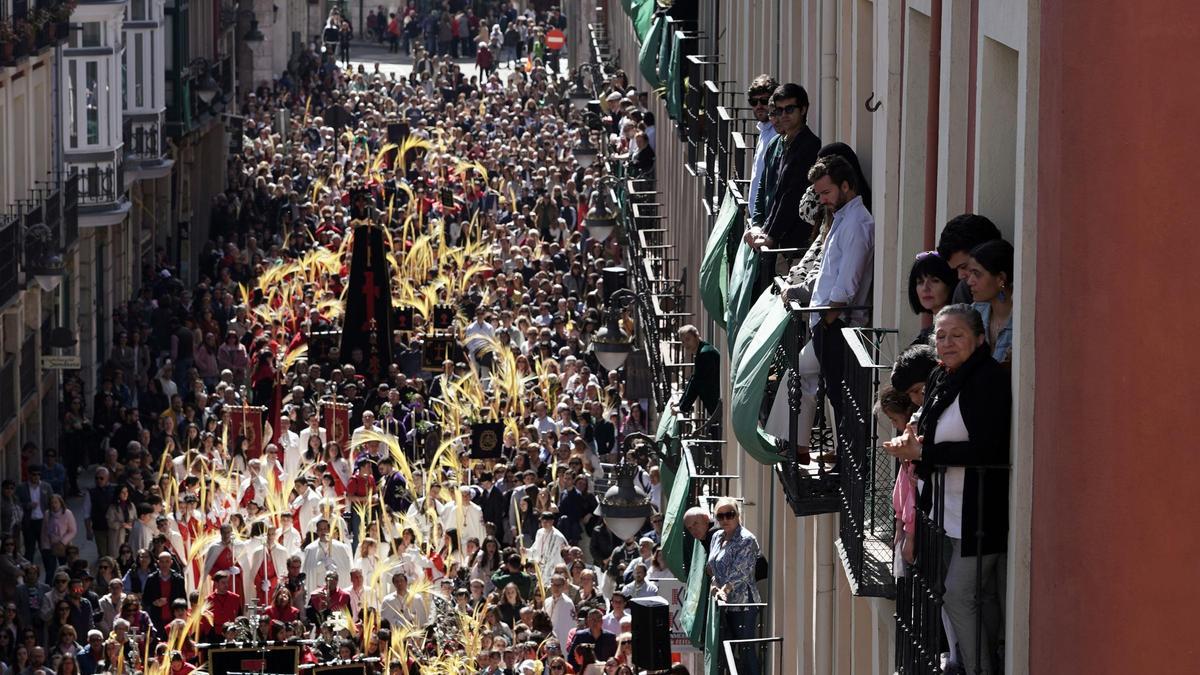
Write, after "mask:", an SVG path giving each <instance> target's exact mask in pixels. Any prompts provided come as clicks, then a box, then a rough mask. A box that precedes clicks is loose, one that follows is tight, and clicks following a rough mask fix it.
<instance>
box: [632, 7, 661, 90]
mask: <svg viewBox="0 0 1200 675" xmlns="http://www.w3.org/2000/svg"><path fill="white" fill-rule="evenodd" d="M666 24H667V20H666V19H664V18H662V17H661V16H656V17H654V23H653V24H651V25H650V32H649V33H648V34H647V35H646V40H645V41H644V42H642V48H641V50H639V51H638V70H640V71H642V77H644V78H646V83H647V84H649V85H650V88H651V89H658V88H659V87H660V86H662V80H660V79H659V78H658V53H659V51H660V50H661V49H662V41H663V33H664V32H666Z"/></svg>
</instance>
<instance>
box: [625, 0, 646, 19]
mask: <svg viewBox="0 0 1200 675" xmlns="http://www.w3.org/2000/svg"><path fill="white" fill-rule="evenodd" d="M645 1H646V0H621V9H623V10H625V16H627V17H629V18H630V19H632V18H633V9H634V8H635V7H637V6H638V5H639V4H641V3H643V2H645Z"/></svg>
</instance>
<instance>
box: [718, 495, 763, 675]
mask: <svg viewBox="0 0 1200 675" xmlns="http://www.w3.org/2000/svg"><path fill="white" fill-rule="evenodd" d="M715 514H716V516H717V527H718V528H719V529H720V532H719V533H718V534H714V535H713V539H712V543H711V544H710V545H709V551H708V574H709V577H710V578H711V579H712V592H713V594H714V595H716V597H717V598H718V599H719V600H723V601H725V602H728V603H731V604H745V603H756V602H759V596H758V588H757V587H756V586H755V585H754V567H755V563H757V562H758V556H759V552H760V549H759V546H758V539H756V538H755V536H754V535H753V534H752V533H751V532H750V530H747V529H746V528H745V527H742V523H741V512H740V510H739V508H738V503H737V501H735V500H733V499H731V498H729V497H722V498H721V499H720V500H718V501H717V508H716V510H715ZM725 619H726V622H727V625H726V626H725V630H727V631H728V633H727V634H728V635H729V636H730V638H732V639H750V638H754V637H756V635H755V632H756V630H757V627H758V609H757V608H755V607H747V608H738V609H737V610H731V611H727V612H726V613H725ZM737 661H738V670H739V671H742V672H747V673H757V672H758V652H757V651H756V650H755V649H754V648H753V647H743V648H742V650H741V654H740V655H739V656H738V659H737Z"/></svg>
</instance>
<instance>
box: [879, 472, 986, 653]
mask: <svg viewBox="0 0 1200 675" xmlns="http://www.w3.org/2000/svg"><path fill="white" fill-rule="evenodd" d="M960 470H961V469H960ZM1008 471H1009V467H1008V466H1006V465H979V466H972V467H971V470H970V471H968V472H966V475H965V477H962V478H960V479H959V480H958V481H957V482H958V483H959V489H963V488H964V487H965V486H966V485H967V484H969V483H974V484H975V493H976V502H977V503H976V504H975V507H976V509H977V510H976V512H977V513H983V510H984V503H985V501H986V500H988V499H997V498H1007V493H1008V486H1007V482H1006V481H1001V482H1000V483H999V484H998V485H997V484H996V483H995V481H994V478H997V477H1003V478H1007V476H1008ZM927 480H928V482H929V485H927V486H926V489H927V490H929V491H930V493H931V494H932V499H931V509H930V511H929V512H925V511H922V510H921V509H917V518H916V533H915V543H914V547H913V549H914V560H913V563H912V564H911V565H907V573H906V575H905V576H904V577H903V578H901V579H899V580H897V587H896V672H897V673H900V674H902V675H940V674H941V673H942V672H943V668H942V654H943V649H942V644H943V638H946V639H947V640H948V641H949V642H953V643H957V644H958V646H959V653H960V654H961V653H962V651H961V650H962V647H963V641H964V639H965V640H969V641H970V644H972V645H975V646H977V648H975V649H974V650H968V653H969V656H968V657H965V658H964V659H963V660H965V661H967V662H966V663H959V664H958V665H959V666H962V668H963V669H964V670H965V671H966V672H968V673H982V672H984V664H985V659H992V658H993V656H994V652H992V646H994V645H992V644H990V642H991V641H990V640H989V636H990V637H991V638H993V639H999V638H1000V637H1002V635H997V634H996V633H995V631H996V630H999V632H1000V633H1002V632H1003V625H1002V621H1000V620H997V619H998V618H999V616H1000V614H999V612H1000V607H999V606H995V607H992V606H991V605H992V604H993V603H992V602H990V601H989V595H990V594H992V593H995V592H997V591H998V590H999V588H1002V587H1003V585H1002V584H1000V583H999V581H1000V579H999V577H998V576H997V575H1003V574H1004V570H1003V569H1001V568H998V567H997V566H995V565H994V564H992V565H989V564H987V563H986V562H985V558H987V557H988V556H981V555H975V556H971V557H962V556H959V557H958V558H957V560H961V561H963V562H961V563H957V562H956V559H955V558H954V557H953V556H952V549H951V548H950V540H949V539H948V538H947V536H946V527H945V516H946V489H947V467H935V468H934V470H933V471H932V475H930V476H929V477H928V479H927ZM989 488H990V489H991V491H989ZM998 493H1003V495H1002V496H998ZM980 523H982V519H980ZM993 534H995V533H993ZM987 535H988V533H987V532H985V531H984V529H983V527H982V525H980V526H979V527H977V529H976V531H974V532H966V531H963V532H962V540H961V541H962V542H963V544H962V545H964V546H965V545H966V542H967V541H969V540H973V541H974V550H976V551H978V550H979V548H980V546H981V543H982V542H983V541H984V538H985V536H987ZM993 557H994V556H993ZM954 564H958V565H965V566H966V569H965V572H966V574H967V577H968V580H966V581H965V582H964V581H963V580H960V582H959V583H957V584H955V588H957V589H958V592H960V593H961V592H962V589H963V588H964V587H966V588H967V589H968V592H969V593H970V587H971V586H972V584H973V589H974V591H973V593H970V594H971V597H970V598H956V599H955V604H956V606H957V607H958V608H959V609H958V611H955V612H954V613H953V614H954V617H957V618H950V620H949V624H950V626H951V628H952V631H956V635H955V636H947V635H945V633H944V630H945V629H944V623H943V617H944V612H943V606H944V605H945V604H946V600H947V585H946V579H947V574H948V573H949V572H950V566H951V565H954ZM996 600H997V601H998V600H999V599H998V598H996ZM964 601H969V609H968V610H967V611H966V612H965V614H966V616H965V617H964V616H963V614H964V612H963V611H962V609H963V607H962V605H963V603H964ZM997 604H998V603H997ZM972 615H973V616H972ZM964 618H965V623H964ZM989 624H995V625H992V626H991V627H990V630H989ZM953 651H954V650H951V653H953ZM999 665H1000V664H994V663H993V664H989V666H988V670H989V671H990V672H1003V668H1002V667H1000V668H999V669H998V670H997V669H996V668H995V667H993V666H999Z"/></svg>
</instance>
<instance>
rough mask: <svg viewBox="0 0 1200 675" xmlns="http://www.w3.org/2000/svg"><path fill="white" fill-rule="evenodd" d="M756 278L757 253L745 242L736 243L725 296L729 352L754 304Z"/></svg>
mask: <svg viewBox="0 0 1200 675" xmlns="http://www.w3.org/2000/svg"><path fill="white" fill-rule="evenodd" d="M757 276H758V251H755V250H754V249H752V248H750V245H749V244H747V243H746V242H745V241H741V242H738V249H737V254H736V255H735V256H734V257H733V268H732V269H731V270H730V271H729V292H728V293H727V294H726V296H725V332H726V333H727V334H728V337H729V350H730V351H731V352H732V351H733V345H734V341H735V340H737V336H738V332H739V331H740V330H741V326H742V321H743V320H744V319H745V318H746V312H748V311H750V305H751V304H752V303H753V302H754V281H755V278H756V277H757Z"/></svg>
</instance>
